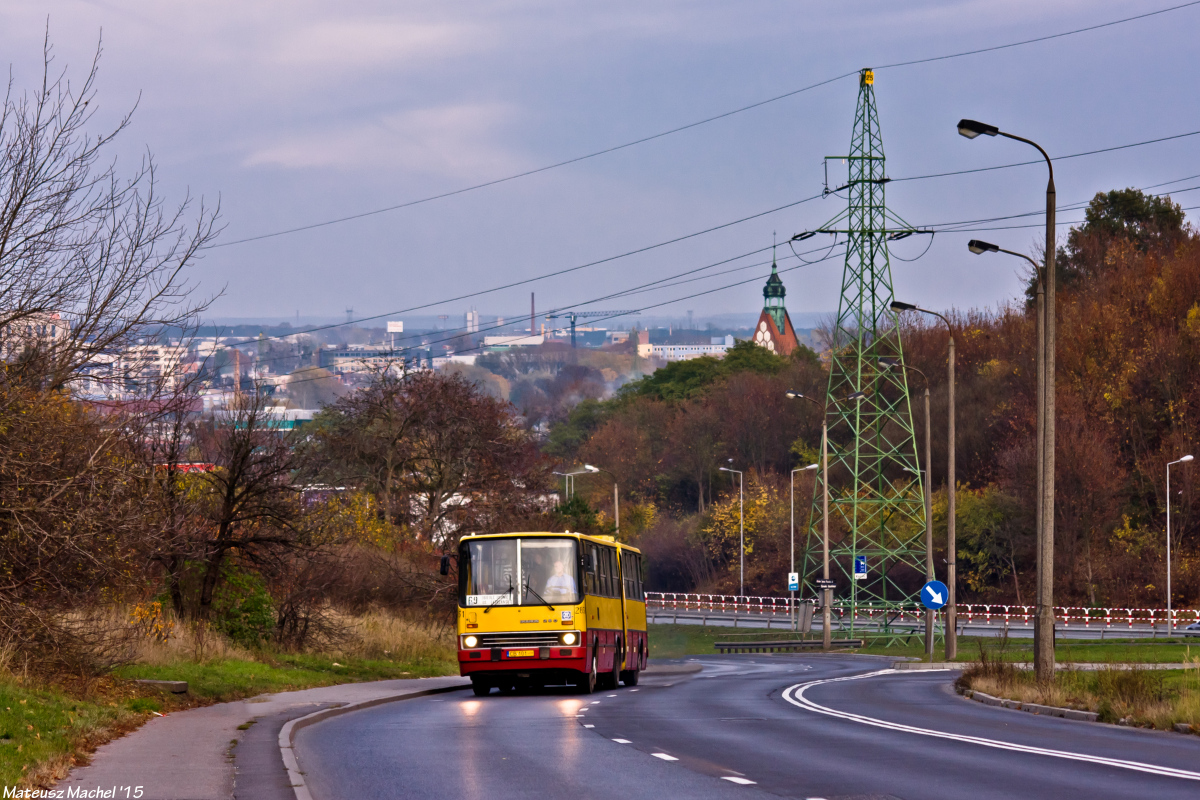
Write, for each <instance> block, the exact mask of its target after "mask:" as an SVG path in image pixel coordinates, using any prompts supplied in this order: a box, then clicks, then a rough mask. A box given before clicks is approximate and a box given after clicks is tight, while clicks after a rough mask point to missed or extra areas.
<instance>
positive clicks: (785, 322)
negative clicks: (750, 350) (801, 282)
mask: <svg viewBox="0 0 1200 800" xmlns="http://www.w3.org/2000/svg"><path fill="white" fill-rule="evenodd" d="M785 294H787V290H786V289H784V288H783V281H782V280H780V279H779V269H778V267H777V266H776V264H775V260H774V258H772V259H771V277H769V278H767V285H766V286H764V287H763V310H762V314H760V315H759V317H758V325H757V326H756V327H755V329H754V343H755V344H757V345H759V346H760V347H765V348H767V349H768V350H770V351H771V352H772V353H775V354H776V355H781V356H786V355H791V353H792V351H793V350H795V349H796V348H797V347H799V346H800V342H799V340H797V339H796V330H795V329H794V328H793V327H792V321H791V319H789V318H788V313H787V309H786V308H784V305H783V297H784V295H785Z"/></svg>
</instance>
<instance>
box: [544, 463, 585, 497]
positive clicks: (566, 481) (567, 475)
mask: <svg viewBox="0 0 1200 800" xmlns="http://www.w3.org/2000/svg"><path fill="white" fill-rule="evenodd" d="M589 472H592V470H590V469H581V470H579V471H578V472H554V473H552V474H554V475H561V476H562V478H563V491H564V492H565V493H566V495H567V499H568V500H570V499H571V497H572V495H574V494H575V476H576V475H586V474H588V473H589Z"/></svg>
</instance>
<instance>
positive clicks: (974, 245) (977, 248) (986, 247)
mask: <svg viewBox="0 0 1200 800" xmlns="http://www.w3.org/2000/svg"><path fill="white" fill-rule="evenodd" d="M967 249H968V250H970V251H971V252H972V253H974V254H975V255H979V254H980V253H998V252H1000V246H999V245H995V244H992V243H991V242H984V241H981V240H979V239H972V240H971V241H969V242H967Z"/></svg>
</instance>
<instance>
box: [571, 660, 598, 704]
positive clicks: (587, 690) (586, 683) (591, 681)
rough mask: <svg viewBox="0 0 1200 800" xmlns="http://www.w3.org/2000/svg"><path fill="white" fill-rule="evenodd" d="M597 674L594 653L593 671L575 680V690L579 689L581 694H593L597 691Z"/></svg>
mask: <svg viewBox="0 0 1200 800" xmlns="http://www.w3.org/2000/svg"><path fill="white" fill-rule="evenodd" d="M596 672H597V664H596V655H595V653H593V654H592V668H591V670H590V671H588V672H586V673H584V674H582V675H580V676H579V677H577V678H576V679H575V688H576V689H578V690H579V692H580V693H581V694H591V693H592V692H594V691H596Z"/></svg>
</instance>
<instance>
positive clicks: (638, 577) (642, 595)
mask: <svg viewBox="0 0 1200 800" xmlns="http://www.w3.org/2000/svg"><path fill="white" fill-rule="evenodd" d="M644 563H645V562H644V561H642V557H641V556H638V563H637V566H638V568H637V572H636V573H635V574H634V577H633V579H634V580H635V581H637V594H638V600H641V601H642V602H643V603H644V602H646V591H645V587H644V586H642V565H643V564H644Z"/></svg>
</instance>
